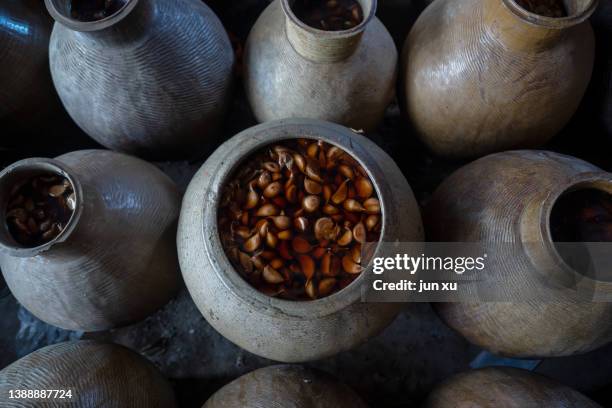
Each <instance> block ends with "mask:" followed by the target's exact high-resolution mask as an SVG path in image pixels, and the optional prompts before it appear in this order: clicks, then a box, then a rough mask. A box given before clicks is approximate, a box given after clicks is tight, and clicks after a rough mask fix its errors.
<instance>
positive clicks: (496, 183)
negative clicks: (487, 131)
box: [425, 150, 612, 358]
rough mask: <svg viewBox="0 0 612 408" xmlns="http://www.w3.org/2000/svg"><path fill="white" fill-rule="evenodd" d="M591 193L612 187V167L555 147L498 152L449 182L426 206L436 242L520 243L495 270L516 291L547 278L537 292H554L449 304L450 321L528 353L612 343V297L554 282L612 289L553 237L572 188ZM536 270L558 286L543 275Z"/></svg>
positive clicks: (445, 306) (483, 342)
mask: <svg viewBox="0 0 612 408" xmlns="http://www.w3.org/2000/svg"><path fill="white" fill-rule="evenodd" d="M581 190H582V191H584V190H589V191H590V190H592V191H595V192H602V193H609V194H612V174H610V173H606V172H604V171H602V170H601V169H599V168H597V167H595V166H593V165H591V164H589V163H587V162H584V161H582V160H579V159H576V158H573V157H570V156H565V155H561V154H557V153H551V152H545V151H528V150H525V151H512V152H506V153H498V154H494V155H490V156H487V157H484V158H482V159H479V160H477V161H475V162H473V163H471V164H469V165H467V166H465V167H463V168H461V169H459V170H458V171H457V172H455V173H454V174H453V175H451V176H450V177H449V178H448V179H447V180H446V181H444V183H442V185H441V186H440V187H439V188H438V189H437V190H436V191H435V193H434V195H433V197H432V199H431V201H430V203H429V204H428V206H427V208H426V211H425V214H426V215H425V220H426V221H425V225H426V226H427V239H428V240H430V241H440V242H484V243H488V244H498V245H499V246H500V247H502V248H506V247H509V246H511V245H512V248H514V250H513V251H512V252H511V254H512V256H503V254H505V252H503V251H500V252H499V253H500V254H502V256H499V257H497V256H496V257H490V258H494V259H489V261H488V267H489V268H494V269H491V274H493V272H494V273H495V275H496V276H503V277H507V279H506V280H505V281H504V284H506V285H507V287H506V288H507V289H508V292H509V293H510V292H511V291H512V290H513V289H514V286H513V285H514V283H513V282H518V284H517V285H518V286H517V287H519V288H520V287H521V286H520V285H522V284H523V282H526V279H529V281H530V282H533V284H534V285H538V286H534V288H532V289H533V290H534V293H537V292H536V291H535V289H536V288H540V289H541V290H542V291H543V292H545V293H547V294H550V295H551V296H554V297H553V298H551V299H549V298H546V299H542V300H538V299H533V300H530V301H528V302H527V301H526V302H521V303H519V302H476V301H475V302H472V303H439V304H436V305H435V308H436V310H437V311H438V313H439V315H440V316H441V318H442V319H443V320H444V321H445V322H446V323H447V324H448V325H449V326H451V327H452V328H453V329H455V330H457V331H458V332H459V333H461V334H462V335H463V336H464V337H466V338H467V339H468V340H469V341H470V342H472V343H474V344H476V345H478V346H480V347H484V348H486V349H488V350H490V351H491V352H493V353H496V354H502V355H506V356H512V357H518V358H529V357H533V358H539V357H555V356H569V355H573V354H579V353H586V352H588V351H591V350H594V349H596V348H599V347H601V346H603V345H605V344H607V343H609V342H611V341H612V304H611V303H607V302H597V301H586V300H580V299H576V298H574V297H572V293H573V290H572V289H571V288H569V289H568V290H566V291H565V290H562V287H561V289H559V290H556V289H552V288H554V287H555V285H557V284H559V283H561V284H563V283H564V282H576V283H577V284H579V285H581V286H580V287H581V288H585V289H588V290H589V291H590V292H589V293H592V294H593V296H594V299H597V295H598V294H606V293H607V294H609V293H612V283H611V282H607V281H602V280H596V277H589V276H586V275H583V274H582V273H581V272H580V271H576V270H574V269H573V268H572V267H570V265H569V264H568V263H567V262H566V261H565V260H564V258H562V255H561V254H560V252H559V251H558V247H557V246H556V241H554V239H553V236H552V232H551V231H552V228H551V213H552V212H553V209H554V208H556V205H557V203H559V202H560V200H561V199H562V198H563V197H566V194H567V193H570V192H574V191H581ZM611 204H612V203H611ZM536 276H537V277H540V276H541V277H542V278H545V282H547V283H550V284H552V286H551V287H550V288H549V287H548V286H546V283H544V284H543V283H539V281H536V280H534V277H536ZM542 285H544V286H542ZM523 287H524V286H523ZM576 288H578V286H576ZM499 289H505V288H499Z"/></svg>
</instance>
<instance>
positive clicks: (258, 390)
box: [202, 365, 367, 408]
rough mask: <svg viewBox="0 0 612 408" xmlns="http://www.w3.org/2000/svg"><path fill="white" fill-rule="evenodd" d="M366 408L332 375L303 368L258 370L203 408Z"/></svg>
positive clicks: (277, 367) (221, 392) (285, 367)
mask: <svg viewBox="0 0 612 408" xmlns="http://www.w3.org/2000/svg"><path fill="white" fill-rule="evenodd" d="M259 407H292V408H366V407H367V405H366V404H365V403H364V402H363V401H362V400H361V399H360V398H359V396H357V394H355V392H353V390H351V389H350V388H349V387H347V386H346V385H344V384H342V383H339V382H338V381H337V380H336V379H335V378H333V377H332V376H330V375H329V374H326V373H323V372H321V371H316V370H311V369H307V368H303V367H300V366H287V365H278V366H271V367H266V368H261V369H259V370H255V371H253V372H251V373H248V374H246V375H243V376H242V377H240V378H238V379H237V380H234V381H232V382H231V383H229V384H228V385H226V386H225V387H223V388H221V389H220V390H219V391H217V392H216V393H215V394H214V395H213V396H212V397H210V399H209V400H208V401H206V404H204V406H203V407H202V408H259Z"/></svg>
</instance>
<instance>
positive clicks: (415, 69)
mask: <svg viewBox="0 0 612 408" xmlns="http://www.w3.org/2000/svg"><path fill="white" fill-rule="evenodd" d="M563 3H564V4H565V8H566V10H567V14H568V16H567V17H561V18H555V17H545V16H542V15H538V14H534V13H532V12H529V11H527V10H526V9H524V8H522V7H521V6H520V5H519V3H518V2H517V0H436V1H434V2H433V3H432V4H431V5H430V6H429V7H428V8H427V9H426V10H425V11H424V12H423V14H421V16H420V17H419V19H418V20H417V22H416V23H415V25H414V27H413V28H412V30H411V32H410V34H409V36H408V39H407V41H406V43H405V46H404V50H403V55H402V70H401V75H402V78H403V81H402V92H403V98H404V102H405V111H406V113H407V115H408V117H409V118H410V121H411V122H412V124H413V126H414V128H415V130H416V132H417V134H418V135H419V136H420V138H421V140H422V141H423V142H424V143H425V144H426V145H427V146H428V147H429V148H430V149H431V150H432V151H433V152H434V153H436V154H438V155H441V156H446V157H451V158H471V157H480V156H483V155H486V154H489V153H494V152H498V151H503V150H509V149H514V148H531V147H537V146H540V145H542V144H544V143H545V142H547V141H548V140H549V139H551V138H552V137H553V136H554V135H556V134H557V133H558V132H559V131H560V130H561V129H562V128H563V127H564V126H565V124H566V123H567V122H568V121H569V119H570V118H571V117H572V115H573V114H574V112H575V111H576V109H577V107H578V105H579V104H580V101H581V99H582V97H583V95H584V93H585V90H586V88H587V85H588V83H589V80H590V78H591V72H592V70H593V60H594V37H593V31H592V29H591V26H590V24H589V22H588V21H587V19H588V18H589V16H590V15H591V14H592V13H593V11H594V10H595V8H596V6H597V3H598V1H597V0H570V1H564V2H563Z"/></svg>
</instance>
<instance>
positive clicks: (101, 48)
mask: <svg viewBox="0 0 612 408" xmlns="http://www.w3.org/2000/svg"><path fill="white" fill-rule="evenodd" d="M46 3H47V7H48V8H49V11H50V12H51V14H52V15H53V17H54V18H55V19H56V21H57V23H56V24H55V28H54V29H53V34H52V37H51V45H50V51H49V54H50V55H49V57H50V62H51V72H52V74H53V81H54V83H55V86H56V88H57V90H58V93H59V95H60V97H61V99H62V101H63V103H64V106H65V107H66V109H67V110H68V112H69V113H70V115H71V116H72V118H73V119H74V120H75V121H76V122H77V124H78V125H79V126H80V127H81V128H82V129H83V130H84V131H85V132H86V133H87V134H89V135H90V136H91V137H92V138H94V139H95V140H96V141H98V142H99V143H101V144H102V145H104V146H106V147H108V148H110V149H114V150H120V151H123V152H128V153H132V154H135V155H139V156H144V157H147V158H156V159H174V158H184V157H192V156H195V155H197V154H198V153H200V152H202V151H204V150H206V148H207V147H210V145H211V144H212V143H214V142H215V138H216V135H217V130H218V128H219V126H220V125H221V120H222V118H223V116H224V113H225V110H226V107H227V104H228V100H229V97H230V88H231V80H232V68H233V63H234V54H233V50H232V47H231V44H230V41H229V39H228V36H227V33H226V32H225V29H224V28H223V26H222V25H221V22H220V21H219V19H218V18H217V17H216V16H215V14H214V13H213V12H212V11H211V10H210V9H209V8H208V7H207V6H206V5H205V4H204V3H203V2H201V1H199V0H128V1H127V3H126V5H125V6H124V7H123V8H122V9H121V10H120V11H118V12H117V13H115V14H114V15H112V16H110V17H107V18H105V19H102V20H98V21H93V22H82V21H78V20H74V19H72V18H70V17H69V16H70V13H69V10H68V7H69V1H68V0H46Z"/></svg>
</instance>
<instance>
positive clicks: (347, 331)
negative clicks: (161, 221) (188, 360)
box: [178, 119, 422, 362]
mask: <svg viewBox="0 0 612 408" xmlns="http://www.w3.org/2000/svg"><path fill="white" fill-rule="evenodd" d="M297 137H307V138H308V137H310V138H316V139H322V140H324V141H326V142H328V143H331V144H335V145H337V146H339V147H341V148H342V149H344V150H345V151H347V152H348V153H350V154H351V155H353V157H355V158H356V159H357V160H359V161H360V162H361V164H362V166H363V167H364V168H365V169H366V170H367V171H368V172H369V173H370V177H371V179H372V180H373V182H374V184H375V186H376V188H377V191H378V196H379V198H380V199H381V205H382V209H383V231H382V241H385V242H394V241H404V242H418V241H421V240H422V224H421V219H420V214H419V209H418V206H417V203H416V201H415V198H414V196H413V193H412V190H411V188H410V186H409V185H408V182H407V181H406V179H405V178H404V176H403V175H402V174H401V172H400V170H399V169H398V167H397V166H396V165H395V163H394V162H393V161H392V159H391V158H390V157H389V156H387V154H385V153H384V152H383V151H382V150H381V149H380V148H379V147H377V146H376V145H375V144H374V143H372V142H371V141H369V140H368V139H366V138H365V137H363V136H361V135H358V134H355V133H353V132H351V131H350V130H349V129H347V128H344V127H342V126H339V125H335V124H331V123H327V122H321V121H315V120H308V119H299V120H298V119H293V120H284V121H277V122H270V123H266V124H263V125H259V126H256V127H253V128H250V129H247V130H245V131H244V132H242V133H240V134H238V135H237V136H235V137H234V138H232V139H230V140H229V141H227V142H226V143H224V144H223V145H222V146H221V147H220V148H219V149H218V150H217V151H216V152H215V153H214V154H213V155H212V156H211V157H210V158H209V159H208V160H207V161H206V163H205V164H204V166H203V167H202V168H201V169H200V170H199V171H198V173H197V174H196V175H195V177H194V179H193V180H192V181H191V184H190V185H189V188H188V190H187V193H186V195H185V198H184V201H183V208H182V210H181V217H180V221H179V233H178V248H179V260H180V264H181V270H182V272H183V277H184V279H185V283H186V284H187V287H188V289H189V292H190V294H191V296H192V298H193V300H194V301H195V303H196V305H197V306H198V309H199V310H200V312H201V313H202V314H203V315H204V317H205V318H206V320H207V321H208V322H209V323H210V324H211V325H212V326H213V327H214V328H215V329H216V330H217V331H219V332H220V333H221V334H222V335H223V336H225V337H226V338H227V339H229V340H230V341H232V342H233V343H235V344H237V345H238V346H240V347H242V348H244V349H246V350H248V351H250V352H252V353H254V354H257V355H259V356H262V357H266V358H269V359H272V360H277V361H283V362H302V361H309V360H315V359H320V358H324V357H327V356H331V355H334V354H336V353H338V352H341V351H345V350H348V349H350V348H352V347H354V346H356V345H358V344H360V343H362V342H364V341H365V340H367V339H368V338H370V337H372V336H375V335H376V334H378V333H379V332H380V331H381V330H382V329H384V328H385V327H386V326H387V325H388V324H390V323H391V322H392V321H393V319H394V318H395V316H396V315H397V313H398V311H399V308H400V306H399V305H397V304H373V303H362V302H360V299H361V290H362V287H361V284H360V282H364V281H365V280H367V278H368V276H369V275H370V274H371V270H370V269H366V271H364V273H362V276H361V277H360V278H359V279H358V280H357V281H356V282H354V283H353V284H352V285H350V286H348V287H347V288H346V289H344V290H342V291H341V292H338V293H336V294H334V295H332V296H329V297H327V298H324V299H319V300H316V301H312V302H291V301H286V300H281V299H275V298H271V297H268V296H266V295H264V294H262V293H260V292H258V291H257V290H256V289H254V288H252V287H251V286H250V285H249V284H248V283H246V281H244V280H243V279H242V278H241V277H240V276H239V275H238V273H237V272H236V271H235V270H234V269H233V267H232V266H231V264H230V262H229V260H228V259H227V256H226V255H225V253H224V251H223V248H222V246H221V242H220V239H219V232H218V230H217V206H218V202H219V197H220V193H221V187H222V186H223V185H224V182H225V181H226V179H227V178H228V177H229V175H230V174H231V172H232V171H233V170H234V169H235V168H236V166H237V165H238V164H239V163H240V162H241V161H242V160H243V159H245V158H246V157H247V156H248V155H249V154H250V153H252V152H254V151H256V150H259V149H261V148H263V147H265V146H268V145H270V144H272V143H274V142H278V141H280V140H283V139H287V138H297ZM374 256H376V255H374Z"/></svg>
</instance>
